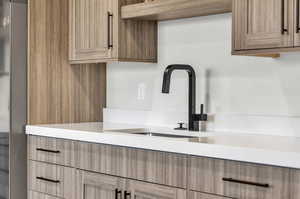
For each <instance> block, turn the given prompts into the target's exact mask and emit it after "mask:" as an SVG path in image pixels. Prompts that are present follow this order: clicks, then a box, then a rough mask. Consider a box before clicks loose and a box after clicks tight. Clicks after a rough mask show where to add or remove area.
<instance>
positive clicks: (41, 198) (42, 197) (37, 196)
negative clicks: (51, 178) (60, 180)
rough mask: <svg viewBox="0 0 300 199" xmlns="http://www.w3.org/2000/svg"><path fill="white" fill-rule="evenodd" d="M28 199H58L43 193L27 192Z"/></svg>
mask: <svg viewBox="0 0 300 199" xmlns="http://www.w3.org/2000/svg"><path fill="white" fill-rule="evenodd" d="M28 199H59V198H57V197H54V196H50V195H47V194H44V193H40V192H35V191H28Z"/></svg>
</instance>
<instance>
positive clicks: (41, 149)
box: [36, 148, 60, 153]
mask: <svg viewBox="0 0 300 199" xmlns="http://www.w3.org/2000/svg"><path fill="white" fill-rule="evenodd" d="M36 150H37V151H43V152H47V153H60V151H57V150H50V149H43V148H36Z"/></svg>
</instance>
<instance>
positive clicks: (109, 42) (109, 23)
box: [107, 12, 114, 49]
mask: <svg viewBox="0 0 300 199" xmlns="http://www.w3.org/2000/svg"><path fill="white" fill-rule="evenodd" d="M113 16H114V15H113V14H111V13H110V12H107V48H108V49H110V48H112V47H113V44H112V43H113V42H112V40H113V39H112V34H111V33H112V31H111V28H112V19H113Z"/></svg>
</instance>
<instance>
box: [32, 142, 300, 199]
mask: <svg viewBox="0 0 300 199" xmlns="http://www.w3.org/2000/svg"><path fill="white" fill-rule="evenodd" d="M70 156H71V157H70ZM28 198H29V199H58V198H59V199H299V198H300V170H299V169H290V168H282V167H274V166H267V165H259V164H251V163H245V162H238V161H230V160H221V159H214V158H206V157H196V156H187V155H180V154H172V153H165V152H157V151H150V150H141V149H133V148H126V147H119V146H111V145H103V144H92V143H86V142H75V141H72V142H70V141H68V140H58V139H55V140H53V138H39V137H34V138H31V139H29V160H28Z"/></svg>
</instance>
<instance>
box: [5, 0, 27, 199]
mask: <svg viewBox="0 0 300 199" xmlns="http://www.w3.org/2000/svg"><path fill="white" fill-rule="evenodd" d="M26 10H27V2H26V1H24V0H0V199H6V198H11V199H23V198H27V197H26V195H27V194H26V189H27V184H26V171H27V163H26V136H25V132H24V129H25V124H26V115H27V113H26V104H27V102H26V99H27V97H26V93H27V92H26V76H27V75H26V73H27V69H26V67H27V63H26V62H27V59H26V57H27V13H26Z"/></svg>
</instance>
